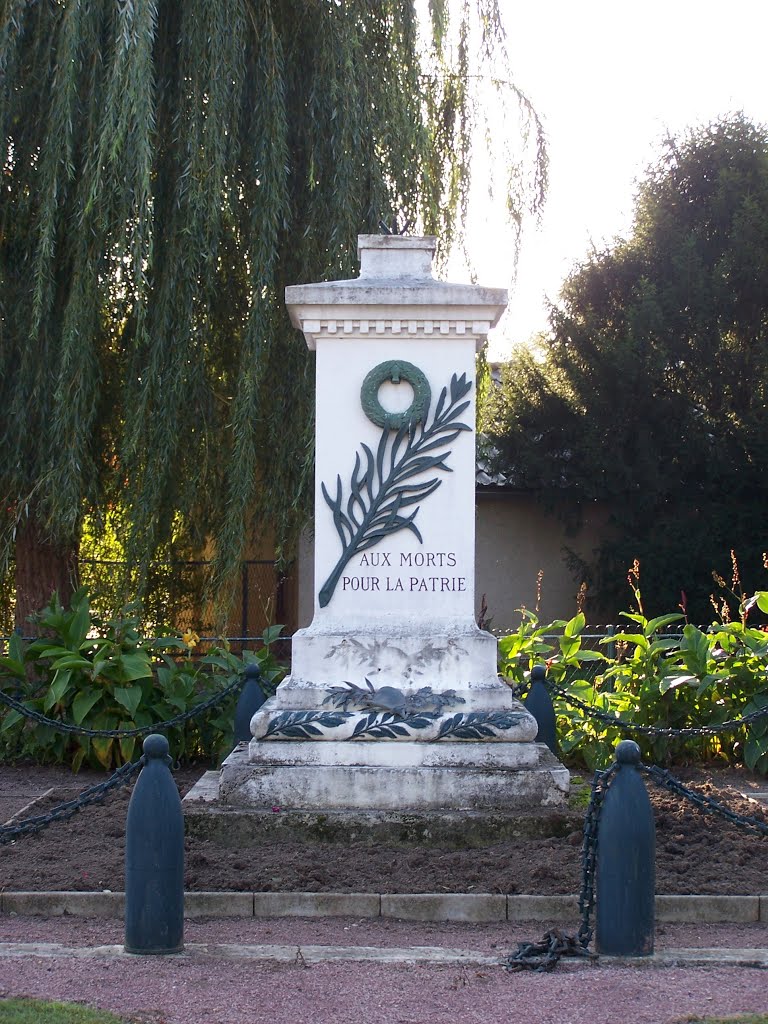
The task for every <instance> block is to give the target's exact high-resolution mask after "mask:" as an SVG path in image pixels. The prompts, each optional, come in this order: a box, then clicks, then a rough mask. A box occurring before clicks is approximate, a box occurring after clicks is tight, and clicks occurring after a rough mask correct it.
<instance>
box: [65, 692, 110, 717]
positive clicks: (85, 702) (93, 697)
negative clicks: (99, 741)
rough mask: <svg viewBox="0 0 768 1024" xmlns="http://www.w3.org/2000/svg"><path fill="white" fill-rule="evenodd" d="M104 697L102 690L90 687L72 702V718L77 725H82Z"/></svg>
mask: <svg viewBox="0 0 768 1024" xmlns="http://www.w3.org/2000/svg"><path fill="white" fill-rule="evenodd" d="M102 695H103V694H102V691H101V690H94V689H91V688H90V687H89V688H88V689H87V690H81V691H80V692H79V693H78V694H77V696H76V697H75V699H74V700H73V701H72V718H73V719H74V721H75V724H76V725H82V723H83V721H84V720H85V718H86V717H87V715H88V712H89V711H90V710H91V708H92V707H93V706H94V704H96V703H97V702H98V701H99V700H100V699H101V697H102Z"/></svg>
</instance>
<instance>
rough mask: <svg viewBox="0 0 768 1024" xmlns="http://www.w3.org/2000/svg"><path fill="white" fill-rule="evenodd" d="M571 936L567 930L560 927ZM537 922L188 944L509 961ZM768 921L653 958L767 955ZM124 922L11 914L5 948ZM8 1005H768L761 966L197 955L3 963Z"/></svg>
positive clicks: (473, 1017)
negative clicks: (516, 964)
mask: <svg viewBox="0 0 768 1024" xmlns="http://www.w3.org/2000/svg"><path fill="white" fill-rule="evenodd" d="M562 924H563V926H564V927H565V928H566V929H570V928H571V927H572V924H573V923H572V922H563V923H562ZM541 931H542V926H541V923H540V922H539V923H530V922H529V923H526V922H520V923H515V924H514V925H511V924H498V925H497V924H493V925H458V924H416V923H412V922H401V921H383V920H360V921H357V920H353V919H349V918H346V919H345V918H334V919H320V920H317V919H312V920H309V919H296V918H294V919H270V920H261V921H253V920H243V919H231V920H216V921H213V920H209V921H189V922H187V924H186V928H185V940H186V941H187V942H189V943H204V942H208V943H216V942H242V943H252V944H257V943H258V944H264V943H275V944H278V943H279V944H291V945H295V946H296V947H297V949H299V948H300V947H301V946H302V945H305V946H307V945H329V946H341V945H343V946H349V945H360V946H363V945H365V946H368V945H371V946H381V947H392V946H397V947H403V946H416V945H419V946H425V945H426V946H441V947H450V948H461V949H471V950H473V951H478V952H482V953H486V954H497V955H499V956H503V955H505V954H506V953H508V952H509V951H511V950H512V949H513V948H514V946H515V945H516V943H517V941H520V940H522V939H538V938H539V937H540V935H541ZM767 937H768V934H767V932H766V926H765V925H764V924H750V925H739V926H737V925H706V926H704V925H702V926H694V925H664V926H662V927H661V928H660V929H659V933H658V935H657V950H659V951H661V950H662V949H665V948H679V947H681V946H685V947H694V946H696V947H702V948H709V947H713V946H718V947H721V946H732V947H763V946H764V945H765V942H766V938H767ZM122 938H123V932H122V924H121V922H120V921H118V920H112V921H97V920H93V919H61V918H59V919H50V920H45V919H41V918H21V917H11V916H9V917H2V918H0V942H10V941H25V942H31V941H41V942H63V943H67V944H70V945H102V944H113V943H117V944H119V943H121V942H122ZM0 995H3V996H11V995H14V996H20V995H27V996H37V997H40V998H56V999H64V1000H72V1001H80V1002H85V1003H88V1004H90V1005H93V1006H96V1007H101V1008H103V1009H108V1010H112V1011H114V1012H118V1013H124V1014H126V1015H131V1016H133V1017H134V1018H135V1019H136V1020H138V1021H141V1022H142V1024H243V1022H248V1024H261V1022H265V1024H266V1022H269V1024H303V1022H307V1024H309V1022H311V1024H495V1022H497V1021H498V1022H499V1024H501V1022H502V1021H503V1022H505V1024H516V1022H521V1024H522V1022H525V1024H583V1022H584V1021H588V1022H589V1024H617V1022H618V1021H620V1020H624V1019H627V1020H631V1021H632V1024H671V1022H672V1021H679V1020H681V1019H684V1018H685V1017H686V1016H687V1015H691V1014H705V1013H707V1014H712V1015H718V1016H728V1015H732V1014H735V1013H747V1012H752V1013H755V1012H764V1011H766V1009H768V989H767V987H766V985H765V973H764V972H763V971H760V970H758V969H755V968H732V967H714V968H706V969H705V968H665V969H661V968H659V969H655V968H652V967H645V968H643V967H618V966H616V967H614V966H611V967H606V966H597V967H594V966H591V967H590V966H580V967H575V966H572V965H570V964H568V963H564V964H562V965H561V966H560V967H559V968H558V969H557V970H556V971H555V972H554V973H553V974H548V975H532V974H509V973H507V972H505V971H503V970H502V969H501V968H497V967H482V968H478V967H469V966H464V965H462V966H425V965H407V966H394V965H384V964H377V963H346V962H342V963H323V964H315V965H312V966H310V967H307V966H303V965H302V963H301V959H300V958H299V957H297V961H296V962H295V963H291V964H285V963H283V964H276V963H270V962H264V961H248V962H243V961H225V960H219V959H217V958H214V957H209V956H205V955H201V954H195V955H194V956H188V957H187V956H185V957H137V958H130V959H113V960H105V959H99V960H97V959H77V960H75V959H69V958H50V959H42V958H26V959H18V960H11V959H2V960H0Z"/></svg>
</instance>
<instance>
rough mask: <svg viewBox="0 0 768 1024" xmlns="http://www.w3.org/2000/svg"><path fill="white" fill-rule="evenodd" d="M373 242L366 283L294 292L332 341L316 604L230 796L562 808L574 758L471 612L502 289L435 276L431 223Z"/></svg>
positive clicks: (322, 355)
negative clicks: (548, 730) (486, 345)
mask: <svg viewBox="0 0 768 1024" xmlns="http://www.w3.org/2000/svg"><path fill="white" fill-rule="evenodd" d="M359 251H360V257H361V274H360V277H359V279H357V280H354V281H342V282H328V283H321V284H307V285H300V286H295V287H292V288H288V289H287V291H286V301H287V304H288V310H289V313H290V315H291V318H292V321H293V323H294V324H295V325H296V326H297V327H299V328H300V329H301V330H302V331H303V332H304V335H305V338H306V341H307V344H308V345H309V347H310V348H314V349H316V352H317V358H316V364H315V365H316V446H315V449H316V461H315V473H316V482H315V517H314V532H315V575H314V578H315V586H316V588H317V589H316V594H315V609H314V617H313V621H312V623H311V625H310V626H309V627H308V628H306V629H303V630H299V631H298V632H297V633H296V634H295V636H294V638H293V644H292V666H291V675H290V676H289V677H288V678H287V679H285V680H284V681H283V682H282V683H281V684H280V686H279V687H278V690H277V693H276V695H275V697H274V698H272V699H271V700H270V701H268V702H267V703H266V704H265V705H264V706H263V707H262V708H261V709H260V710H259V711H258V712H257V713H256V715H254V717H253V719H252V721H251V732H252V734H253V737H254V738H253V740H252V741H251V743H250V746H249V748H248V754H247V758H246V759H244V757H243V751H242V750H240V749H238V750H237V751H236V752H235V754H234V755H233V756H232V757H230V758H228V759H227V760H226V761H225V763H224V765H223V767H222V774H221V780H220V788H219V796H220V803H221V804H223V805H224V806H230V807H238V808H249V807H252V808H266V807H269V806H271V805H274V806H279V807H280V808H283V809H287V810H288V811H290V812H291V813H293V812H302V813H315V814H318V813H336V812H338V813H340V814H351V813H354V814H359V813H361V812H377V813H381V814H387V815H390V816H396V815H398V814H403V813H409V814H410V813H414V814H421V815H424V816H425V817H426V818H428V817H429V816H430V815H432V814H434V813H435V812H441V813H442V812H448V811H472V812H474V813H478V814H481V815H485V816H486V817H493V816H495V815H500V814H512V815H517V814H520V813H522V812H525V811H527V810H530V809H532V808H536V807H564V806H565V805H566V802H567V796H568V784H569V775H568V772H567V770H566V769H565V768H564V767H563V766H562V765H561V764H560V763H559V762H558V761H557V760H556V759H555V758H554V757H553V756H552V755H551V754H550V753H549V751H548V750H547V749H546V748H545V747H543V746H542V745H540V744H536V743H535V737H536V734H537V725H536V722H535V720H534V719H533V717H532V716H531V715H530V714H529V713H528V711H527V710H526V709H525V708H524V707H523V706H522V705H521V704H520V702H519V701H518V700H516V699H515V697H514V696H513V694H512V691H511V690H510V688H509V687H508V686H507V685H506V683H505V682H504V681H503V680H501V679H499V677H498V675H497V644H496V639H495V637H493V636H492V635H491V634H490V633H487V632H485V631H483V630H480V629H479V628H478V627H477V624H476V621H475V596H474V561H475V443H474V428H475V397H476V394H475V393H476V386H475V373H476V368H475V355H476V351H477V349H478V347H479V346H481V345H482V344H483V342H484V340H485V337H486V335H487V333H488V330H489V329H490V327H491V326H492V325H493V324H495V323H496V322H497V321H498V320H499V318H500V317H501V315H502V313H503V311H504V308H505V306H506V301H507V295H506V292H504V291H502V290H500V289H486V288H481V287H478V286H474V285H464V284H460V285H455V284H448V283H445V282H439V281H436V280H435V279H434V277H433V276H432V265H431V264H432V256H433V253H434V251H435V239H434V238H431V237H428V238H403V237H399V236H398V237H382V236H371V235H363V236H360V239H359ZM426 696H430V699H432V698H435V699H434V700H433V703H432V706H431V707H430V705H429V703H428V702H427V703H426V704H425V703H424V701H425V699H426ZM419 701H421V702H422V703H421V704H419Z"/></svg>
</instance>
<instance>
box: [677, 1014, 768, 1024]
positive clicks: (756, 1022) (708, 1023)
mask: <svg viewBox="0 0 768 1024" xmlns="http://www.w3.org/2000/svg"><path fill="white" fill-rule="evenodd" d="M673 1024H768V1016H767V1015H766V1014H764V1013H748V1014H746V1015H741V1016H739V1017H681V1018H680V1020H678V1021H673Z"/></svg>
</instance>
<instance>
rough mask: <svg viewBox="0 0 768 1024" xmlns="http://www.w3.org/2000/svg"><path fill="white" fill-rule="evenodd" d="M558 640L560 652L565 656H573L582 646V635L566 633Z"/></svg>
mask: <svg viewBox="0 0 768 1024" xmlns="http://www.w3.org/2000/svg"><path fill="white" fill-rule="evenodd" d="M558 642H559V644H560V653H561V654H562V656H563V657H564V658H572V657H573V656H574V655H575V654H576V652H577V651H578V649H579V647H580V646H581V637H580V636H568V635H567V634H564V635H563V636H561V637H558Z"/></svg>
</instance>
